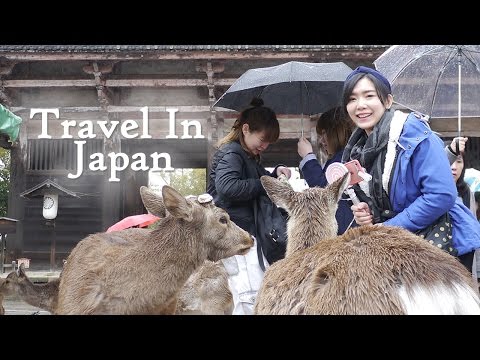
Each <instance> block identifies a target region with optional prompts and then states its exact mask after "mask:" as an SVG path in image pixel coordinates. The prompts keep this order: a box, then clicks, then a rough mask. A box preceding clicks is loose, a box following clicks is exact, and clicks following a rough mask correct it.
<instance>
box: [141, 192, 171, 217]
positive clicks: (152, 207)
mask: <svg viewBox="0 0 480 360" xmlns="http://www.w3.org/2000/svg"><path fill="white" fill-rule="evenodd" d="M140 197H141V198H142V202H143V205H145V208H146V209H147V210H148V212H149V213H150V214H152V215H155V216H158V217H165V204H164V203H163V199H162V197H161V196H159V195H158V194H157V193H155V192H153V191H152V190H150V189H149V188H148V187H146V186H141V187H140Z"/></svg>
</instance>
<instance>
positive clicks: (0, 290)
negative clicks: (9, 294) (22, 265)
mask: <svg viewBox="0 0 480 360" xmlns="http://www.w3.org/2000/svg"><path fill="white" fill-rule="evenodd" d="M4 286H5V279H3V278H0V315H5V308H4V307H3V297H4V295H5V294H4Z"/></svg>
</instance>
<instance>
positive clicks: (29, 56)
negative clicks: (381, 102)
mask: <svg viewBox="0 0 480 360" xmlns="http://www.w3.org/2000/svg"><path fill="white" fill-rule="evenodd" d="M386 48H388V46H386V47H385V48H376V49H367V48H365V49H362V50H358V49H345V48H339V49H331V48H325V49H312V50H305V51H298V50H295V49H292V50H290V49H289V46H288V45H279V47H278V50H276V51H272V50H266V51H265V50H262V49H255V50H253V49H252V50H245V49H239V50H231V49H229V50H219V51H204V50H194V51H182V50H172V51H168V50H150V51H148V50H145V51H126V50H122V51H120V50H119V51H118V52H116V51H108V50H105V51H104V52H99V53H93V52H76V53H71V52H47V51H42V52H25V51H19V52H12V51H7V52H0V56H3V57H5V58H6V59H9V60H16V61H59V60H60V61H61V60H65V61H79V60H90V61H92V60H109V61H113V60H210V61H213V60H245V59H247V60H248V59H252V60H284V61H293V60H299V61H307V60H310V61H313V60H317V61H318V60H325V58H326V57H329V58H332V57H333V58H348V59H349V60H353V61H356V60H367V61H373V60H375V59H376V58H377V57H378V56H380V55H381V54H382V53H384V52H385V50H386Z"/></svg>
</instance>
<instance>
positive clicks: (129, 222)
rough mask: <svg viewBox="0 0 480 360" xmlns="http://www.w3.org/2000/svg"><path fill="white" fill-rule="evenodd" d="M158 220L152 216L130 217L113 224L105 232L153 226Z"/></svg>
mask: <svg viewBox="0 0 480 360" xmlns="http://www.w3.org/2000/svg"><path fill="white" fill-rule="evenodd" d="M158 219H160V218H159V217H158V216H155V215H152V214H141V215H132V216H128V217H126V218H124V219H122V220H120V221H119V222H117V223H115V224H113V225H112V226H110V227H109V228H108V229H107V231H106V232H112V231H119V230H123V229H128V228H131V227H134V226H138V227H146V226H148V225H151V224H153V223H154V222H155V221H157V220H158Z"/></svg>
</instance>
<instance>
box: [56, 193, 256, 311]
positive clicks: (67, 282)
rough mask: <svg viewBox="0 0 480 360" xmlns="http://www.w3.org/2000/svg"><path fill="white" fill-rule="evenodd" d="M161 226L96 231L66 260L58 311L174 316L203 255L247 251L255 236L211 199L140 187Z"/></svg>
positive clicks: (214, 256) (214, 258)
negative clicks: (180, 298) (105, 231)
mask: <svg viewBox="0 0 480 360" xmlns="http://www.w3.org/2000/svg"><path fill="white" fill-rule="evenodd" d="M140 194H141V197H142V201H143V203H144V205H145V207H146V208H147V210H148V211H149V212H150V213H152V214H153V215H156V216H159V217H161V219H160V220H158V227H157V229H155V230H150V229H126V230H121V231H116V232H110V233H97V234H92V235H90V236H88V237H86V238H85V239H83V240H81V241H80V242H79V243H78V244H77V246H76V247H75V248H74V249H73V250H72V252H71V253H70V255H69V257H68V258H67V261H66V264H65V266H64V268H63V271H62V275H61V278H60V286H59V294H58V306H57V309H56V313H57V314H174V313H175V310H176V304H177V298H178V295H179V291H180V289H181V288H182V286H183V285H184V283H185V282H186V281H187V279H188V277H189V276H190V275H191V274H192V273H193V272H194V271H195V269H196V268H197V267H199V266H200V265H201V264H203V262H204V261H205V260H207V259H208V260H211V261H217V260H220V259H222V258H225V257H229V256H233V255H236V254H245V253H246V252H247V251H248V249H249V248H250V247H252V246H253V240H252V237H251V235H250V234H248V233H247V232H246V231H244V230H242V229H241V228H240V227H238V226H237V225H236V224H235V223H233V222H232V221H231V220H230V217H229V216H228V214H227V213H226V212H225V211H224V210H222V209H220V208H218V207H216V206H215V205H214V204H213V203H212V202H211V201H208V202H204V201H202V202H199V200H189V199H186V198H184V197H183V196H182V195H181V194H180V193H178V192H177V191H176V190H175V189H174V188H172V187H170V186H164V187H163V188H162V197H160V196H158V195H157V194H155V193H154V192H153V191H151V190H149V189H148V188H147V187H145V186H142V187H141V188H140Z"/></svg>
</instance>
